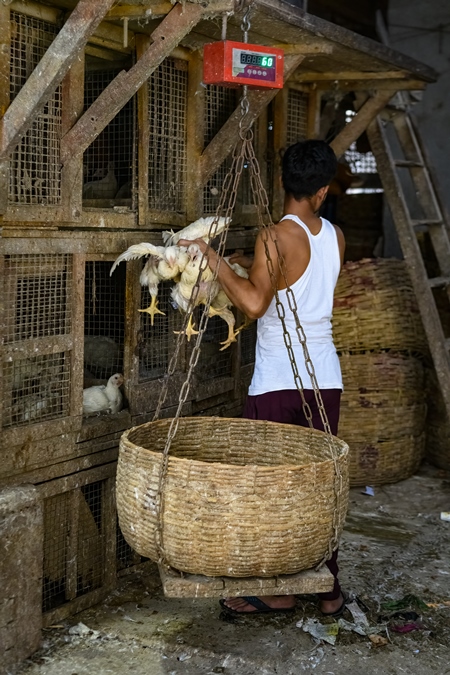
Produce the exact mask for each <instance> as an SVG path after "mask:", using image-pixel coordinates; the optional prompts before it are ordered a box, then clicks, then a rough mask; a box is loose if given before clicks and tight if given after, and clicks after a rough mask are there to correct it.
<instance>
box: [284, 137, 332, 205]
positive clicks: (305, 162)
mask: <svg viewBox="0 0 450 675" xmlns="http://www.w3.org/2000/svg"><path fill="white" fill-rule="evenodd" d="M336 169H337V159H336V155H335V154H334V152H333V150H332V149H331V148H330V146H329V145H328V143H325V141H319V140H316V139H310V140H307V141H300V142H299V143H294V145H291V146H289V148H288V149H287V150H286V152H285V153H284V156H283V164H282V180H283V187H284V189H285V192H286V193H287V194H288V195H292V197H294V199H297V200H300V199H303V198H304V197H312V196H313V195H315V194H316V192H317V191H318V190H320V188H322V187H325V186H326V185H329V184H330V183H331V181H332V180H333V177H334V175H335V173H336Z"/></svg>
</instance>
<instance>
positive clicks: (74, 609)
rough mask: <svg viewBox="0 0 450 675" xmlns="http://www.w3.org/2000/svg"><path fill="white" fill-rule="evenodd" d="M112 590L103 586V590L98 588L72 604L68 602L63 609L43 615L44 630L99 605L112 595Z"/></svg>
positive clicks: (62, 606) (81, 596) (58, 608)
mask: <svg viewBox="0 0 450 675" xmlns="http://www.w3.org/2000/svg"><path fill="white" fill-rule="evenodd" d="M111 590H112V589H111V588H108V587H107V586H102V588H97V589H96V590H95V591H92V592H91V593H86V595H80V597H79V598H75V599H74V600H71V601H70V602H66V603H65V604H64V605H61V607H57V608H56V609H52V610H50V611H49V612H45V613H44V614H43V615H42V625H43V627H44V628H47V627H48V626H52V625H54V624H57V623H60V622H61V621H64V619H67V618H68V617H69V616H73V615H74V614H77V613H78V612H82V611H83V610H85V609H88V608H89V607H92V606H93V605H98V603H99V602H101V601H102V600H103V599H104V598H106V596H107V595H108V594H109V593H110V591H111Z"/></svg>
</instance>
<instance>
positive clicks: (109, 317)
mask: <svg viewBox="0 0 450 675" xmlns="http://www.w3.org/2000/svg"><path fill="white" fill-rule="evenodd" d="M110 269H111V262H106V261H87V262H86V276H85V304H84V366H85V372H84V376H85V382H84V386H85V387H87V386H90V385H92V384H96V381H97V380H100V381H102V383H105V382H106V381H107V380H108V379H109V378H110V377H111V375H114V374H115V373H123V345H124V339H125V292H126V266H125V265H119V266H118V267H117V268H116V270H115V271H114V274H113V275H112V276H111V277H110V275H109V271H110Z"/></svg>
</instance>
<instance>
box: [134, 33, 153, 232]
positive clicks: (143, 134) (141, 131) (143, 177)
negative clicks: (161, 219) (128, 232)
mask: <svg viewBox="0 0 450 675" xmlns="http://www.w3.org/2000/svg"><path fill="white" fill-rule="evenodd" d="M150 44H151V39H150V37H148V36H147V35H136V56H137V58H138V59H140V58H141V57H142V56H143V54H145V52H146V50H147V49H148V48H149V46H150ZM148 96H149V92H148V79H147V80H146V81H145V82H144V83H143V85H142V87H141V88H140V89H139V91H138V93H137V106H138V201H137V208H138V223H139V225H140V226H141V227H149V222H148V220H149V216H148V153H149V139H150V127H149V117H148V104H149V100H148Z"/></svg>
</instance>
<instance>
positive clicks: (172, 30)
mask: <svg viewBox="0 0 450 675" xmlns="http://www.w3.org/2000/svg"><path fill="white" fill-rule="evenodd" d="M203 15H204V9H203V7H202V6H201V5H197V4H195V5H194V4H187V5H186V6H185V7H183V6H182V5H180V4H177V5H175V7H174V8H173V9H172V11H171V12H170V13H169V14H168V15H167V16H166V18H165V19H163V21H162V22H161V23H160V24H159V26H158V27H157V28H156V29H155V30H154V31H153V33H152V35H151V37H152V40H153V42H152V44H151V45H150V46H149V47H148V49H147V50H146V51H145V52H144V53H143V54H142V56H141V58H140V59H139V60H138V61H137V62H136V63H135V65H134V66H133V67H132V68H130V70H129V71H128V72H126V71H124V70H122V71H121V72H120V73H119V74H118V75H117V76H116V77H115V78H114V80H113V81H112V82H111V83H110V84H109V85H108V86H107V87H106V89H104V91H103V92H102V93H101V94H100V96H99V97H98V98H97V99H96V100H95V101H94V103H93V104H92V105H91V107H90V108H89V109H88V110H87V111H86V112H85V113H84V115H83V116H82V117H81V119H80V120H79V121H78V122H77V124H76V125H75V126H74V127H73V128H72V129H71V130H70V131H69V132H68V133H67V134H66V135H65V136H64V137H63V139H62V141H61V162H62V164H65V163H66V162H67V161H68V160H69V159H70V158H71V157H73V156H74V155H79V154H81V153H83V152H84V151H85V150H86V148H88V147H89V145H90V144H91V143H92V142H93V141H94V140H95V139H96V138H97V136H98V135H99V134H100V133H101V132H102V131H103V129H104V128H105V127H106V126H107V125H108V124H109V122H110V121H111V120H112V119H113V118H114V117H115V116H116V115H117V113H118V112H119V110H121V109H122V108H123V106H124V105H125V104H126V103H127V102H128V101H129V100H130V98H131V97H132V96H134V94H136V92H137V91H138V90H139V88H140V87H141V86H142V85H143V83H144V82H145V81H146V80H147V79H148V78H149V76H150V75H151V74H152V73H153V71H154V70H156V68H157V67H158V66H159V65H160V63H161V62H162V61H163V60H164V59H165V58H166V57H167V56H169V55H170V53H171V51H172V50H173V49H174V48H175V47H176V46H177V45H178V43H179V42H180V41H181V40H182V39H183V37H184V36H185V35H187V33H189V32H190V31H191V30H192V28H193V27H194V26H195V25H196V24H197V23H198V22H199V21H200V19H201V18H202V17H203Z"/></svg>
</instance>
